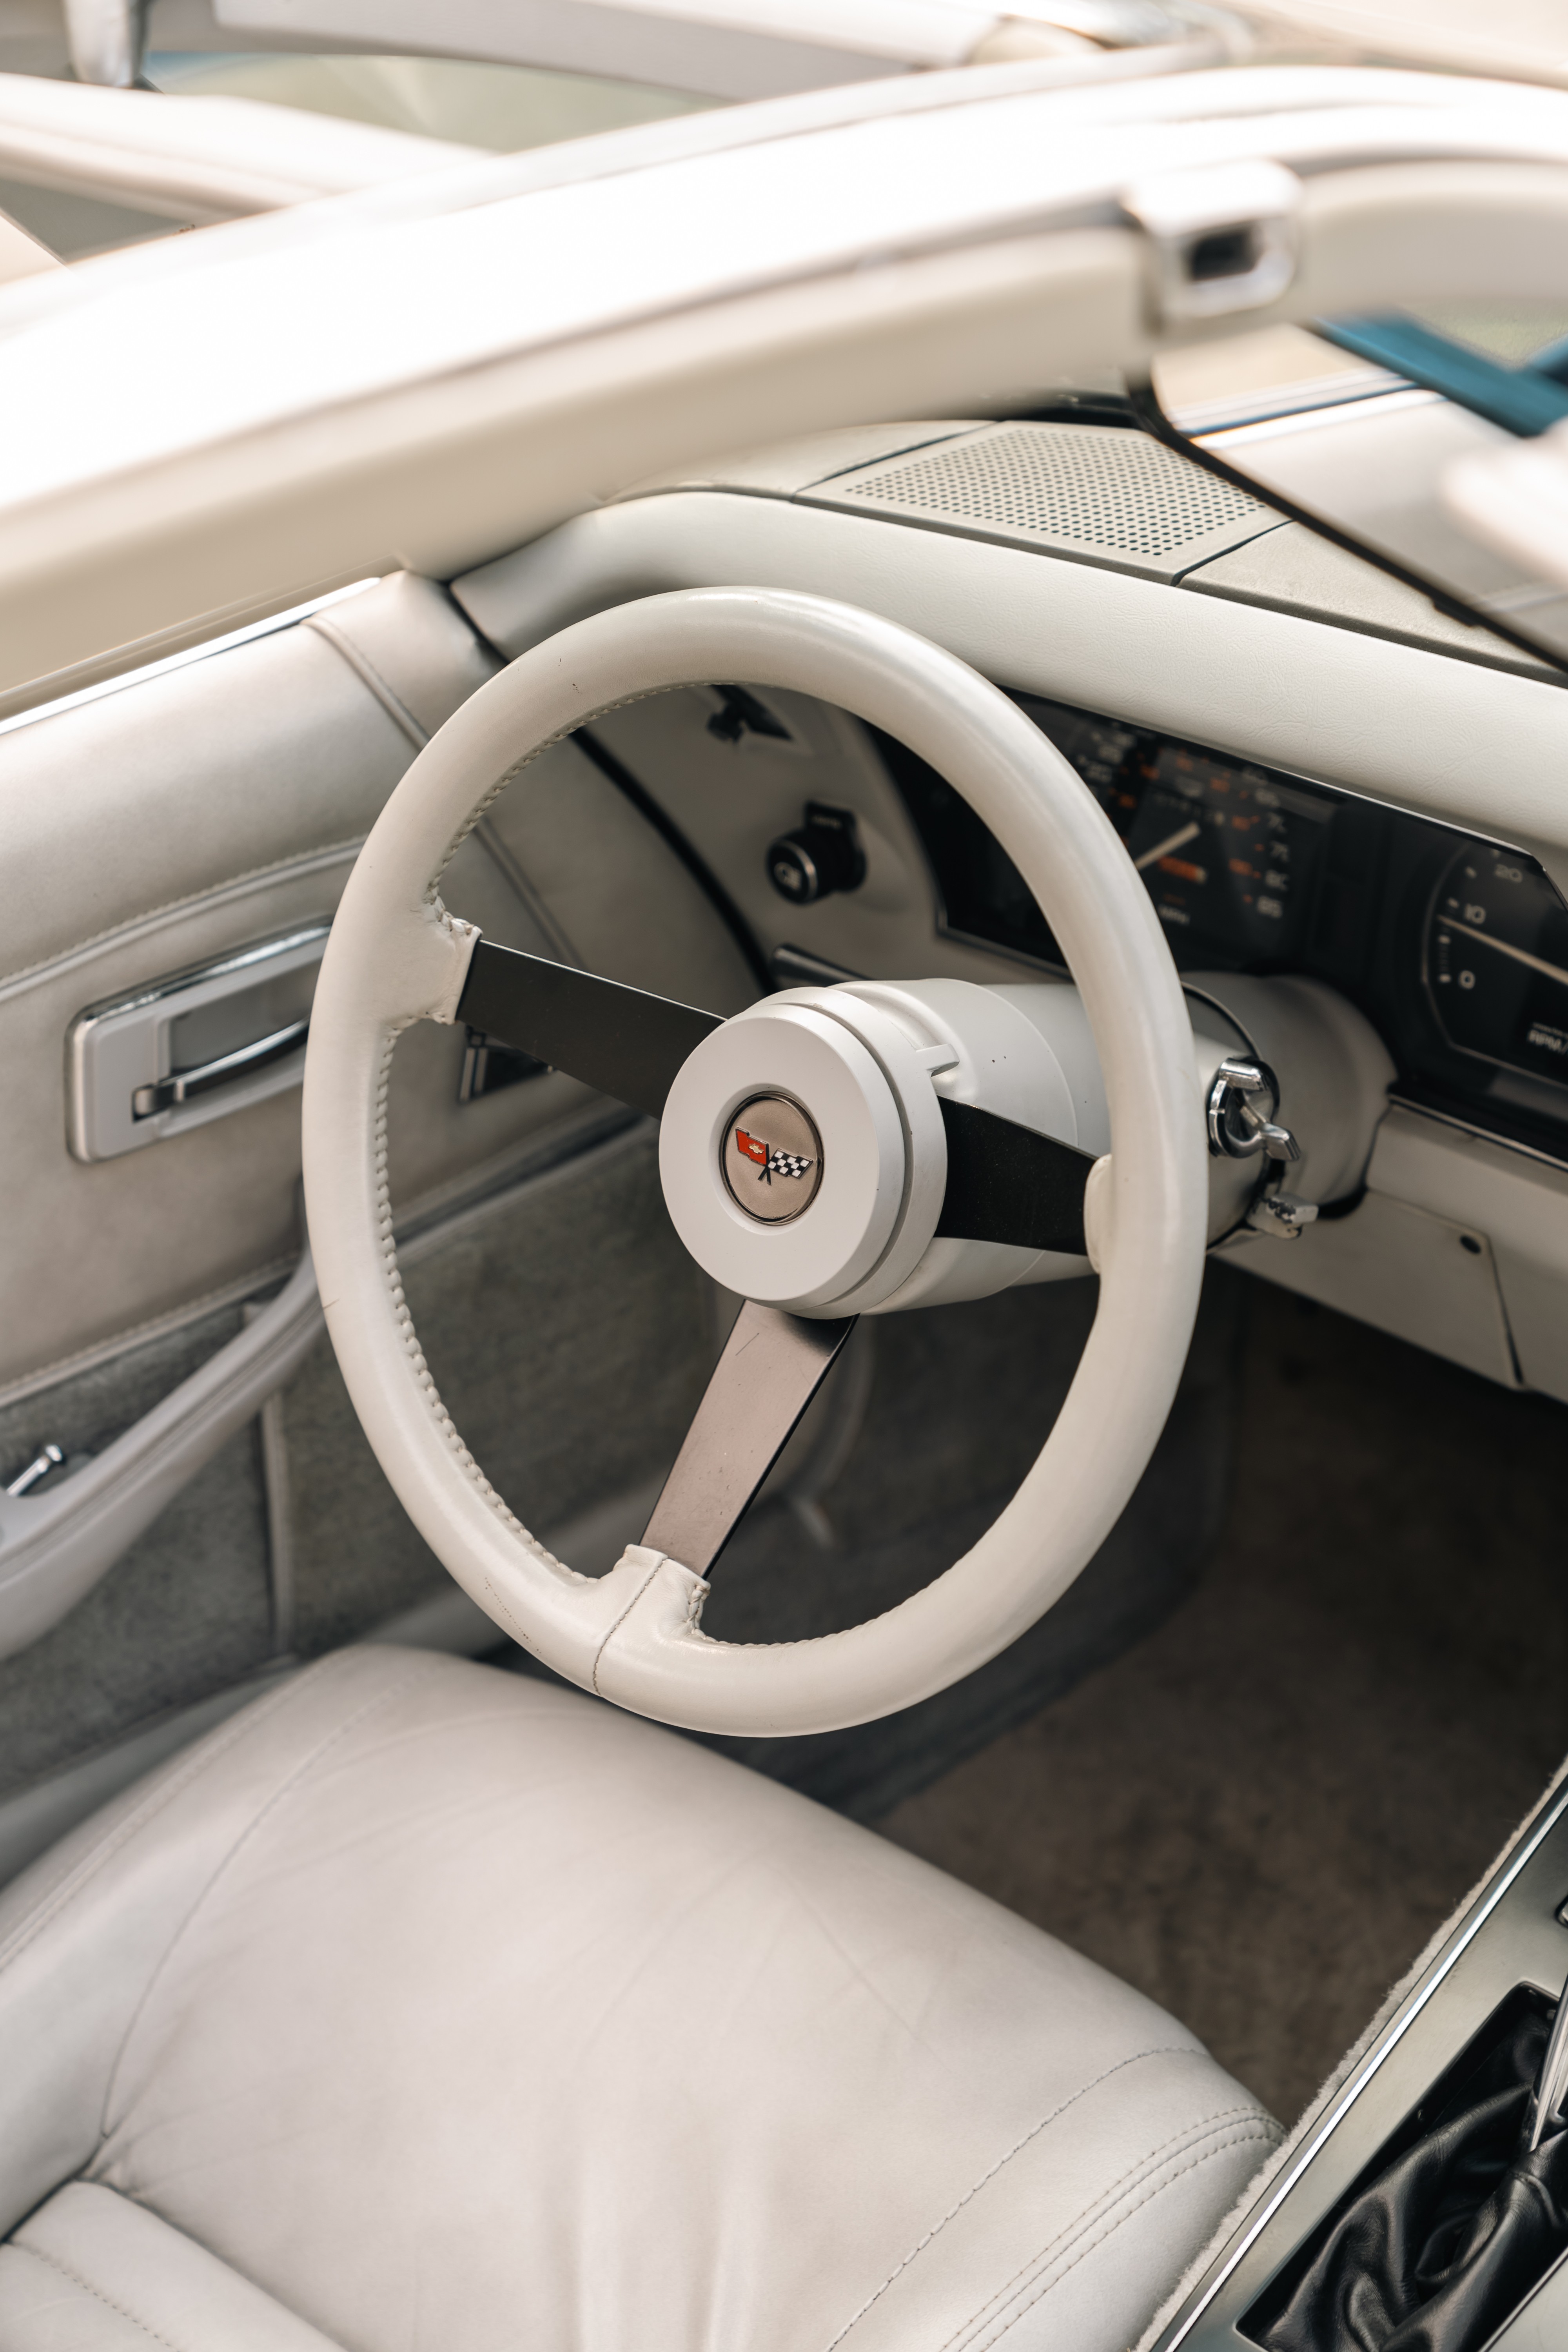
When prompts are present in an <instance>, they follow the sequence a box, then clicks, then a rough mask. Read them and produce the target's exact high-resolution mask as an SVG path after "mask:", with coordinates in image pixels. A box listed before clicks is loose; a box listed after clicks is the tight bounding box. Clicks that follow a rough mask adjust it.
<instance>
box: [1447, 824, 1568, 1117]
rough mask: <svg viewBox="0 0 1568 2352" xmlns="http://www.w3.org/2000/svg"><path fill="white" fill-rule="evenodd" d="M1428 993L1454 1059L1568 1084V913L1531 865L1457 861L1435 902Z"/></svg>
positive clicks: (1499, 856)
mask: <svg viewBox="0 0 1568 2352" xmlns="http://www.w3.org/2000/svg"><path fill="white" fill-rule="evenodd" d="M1426 985H1427V988H1428V991H1429V992H1430V994H1431V998H1432V1003H1433V1009H1434V1010H1435V1012H1436V1015H1437V1019H1438V1021H1439V1023H1440V1024H1441V1025H1442V1029H1443V1032H1444V1034H1445V1035H1446V1036H1447V1040H1448V1043H1449V1044H1450V1045H1455V1046H1457V1047H1458V1050H1459V1052H1460V1053H1462V1054H1478V1055H1482V1056H1483V1057H1484V1058H1485V1059H1486V1060H1487V1061H1489V1062H1499V1063H1501V1064H1502V1065H1503V1066H1505V1067H1506V1068H1509V1069H1514V1070H1525V1071H1528V1072H1529V1073H1530V1074H1531V1076H1536V1077H1552V1078H1555V1079H1557V1080H1558V1081H1559V1082H1560V1083H1561V1082H1563V1081H1568V907H1564V905H1563V901H1562V899H1561V898H1559V897H1558V895H1557V892H1556V890H1555V889H1554V888H1553V887H1552V883H1551V882H1550V881H1549V880H1548V878H1547V877H1546V876H1545V874H1543V873H1542V869H1541V867H1540V866H1538V865H1537V864H1536V862H1535V860H1534V859H1533V858H1532V857H1525V856H1521V853H1520V852H1519V851H1518V850H1515V849H1499V848H1497V847H1495V846H1494V845H1491V844H1490V843H1488V842H1481V841H1472V842H1470V843H1468V845H1467V846H1466V847H1465V848H1463V849H1461V850H1460V851H1459V853H1458V856H1456V857H1455V858H1454V860H1453V862H1452V864H1451V865H1450V866H1448V867H1447V870H1446V871H1445V873H1444V875H1443V878H1442V880H1441V881H1440V882H1439V884H1438V886H1437V890H1436V897H1435V898H1434V899H1433V902H1432V911H1431V914H1430V917H1429V918H1428V921H1427V926H1426Z"/></svg>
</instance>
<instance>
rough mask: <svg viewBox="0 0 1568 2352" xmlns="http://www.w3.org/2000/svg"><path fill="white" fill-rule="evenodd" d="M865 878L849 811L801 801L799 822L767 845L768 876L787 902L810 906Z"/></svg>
mask: <svg viewBox="0 0 1568 2352" xmlns="http://www.w3.org/2000/svg"><path fill="white" fill-rule="evenodd" d="M865 879H866V857H865V853H864V851H863V850H862V849H861V847H860V844H859V841H858V837H857V835H856V830H855V812H854V810H853V809H842V808H829V807H828V806H827V805H826V803H824V802H822V801H807V803H806V804H805V821H804V823H803V824H800V825H798V826H797V827H796V828H795V832H793V833H785V834H782V835H780V836H779V838H778V840H777V841H775V842H773V843H772V844H771V845H770V846H769V849H768V880H769V881H770V882H771V883H772V884H773V888H774V889H775V890H776V891H777V892H778V894H779V896H780V898H787V899H788V900H789V901H790V903H791V905H792V906H796V907H811V906H815V905H816V901H817V899H818V898H831V897H832V896H833V895H834V893H835V892H836V891H839V890H858V888H859V887H860V885H861V883H862V882H863V881H864V880H865Z"/></svg>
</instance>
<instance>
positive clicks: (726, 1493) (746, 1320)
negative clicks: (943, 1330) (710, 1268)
mask: <svg viewBox="0 0 1568 2352" xmlns="http://www.w3.org/2000/svg"><path fill="white" fill-rule="evenodd" d="M857 1321H858V1317H856V1316H854V1315H842V1316H838V1317H837V1318H834V1319H831V1320H829V1319H828V1318H826V1317H823V1318H818V1317H815V1316H805V1315H786V1314H784V1312H783V1311H782V1309H781V1308H779V1307H760V1306H758V1305H757V1303H756V1301H755V1300H754V1299H750V1298H748V1299H747V1300H746V1302H745V1304H744V1306H743V1307H742V1309H741V1311H740V1313H739V1315H738V1316H737V1317H736V1318H735V1323H734V1328H733V1329H732V1330H731V1333H730V1337H729V1339H727V1340H726V1341H725V1343H724V1350H723V1353H722V1354H721V1357H720V1359H719V1361H718V1363H717V1364H716V1365H715V1366H714V1368H713V1374H712V1377H711V1379H710V1381H709V1383H708V1386H707V1388H706V1390H705V1391H704V1392H703V1396H702V1402H701V1403H700V1405H699V1406H698V1408H697V1411H696V1412H695V1413H694V1414H693V1416H692V1422H691V1426H690V1428H689V1430H688V1431H687V1433H686V1436H685V1439H684V1441H683V1442H682V1444H681V1448H680V1451H679V1454H677V1455H676V1457H675V1465H674V1467H673V1468H672V1469H671V1471H670V1474H669V1475H668V1478H667V1479H666V1480H665V1483H664V1488H663V1491H662V1493H661V1494H660V1496H659V1498H658V1502H657V1503H656V1504H655V1505H654V1507H653V1517H651V1518H650V1519H649V1521H648V1523H647V1527H646V1528H644V1530H643V1536H642V1540H643V1542H644V1543H645V1544H647V1546H648V1548H649V1549H650V1550H653V1551H662V1552H668V1555H669V1557H670V1559H678V1560H679V1561H680V1563H681V1565H682V1566H683V1567H685V1568H689V1569H690V1570H692V1571H693V1572H694V1573H695V1574H696V1575H698V1576H704V1577H705V1576H707V1575H708V1574H709V1573H710V1570H711V1569H712V1566H713V1563H714V1561H715V1560H716V1559H718V1557H719V1555H720V1553H721V1551H722V1550H723V1549H724V1546H725V1545H726V1544H727V1543H728V1542H729V1540H730V1538H731V1536H732V1535H733V1534H734V1532H735V1529H736V1528H737V1527H739V1525H740V1523H741V1521H742V1518H743V1517H744V1516H745V1513H746V1510H747V1508H748V1507H749V1506H750V1504H751V1503H752V1499H753V1497H754V1496H755V1495H756V1493H757V1491H758V1489H759V1487H760V1486H762V1483H763V1479H764V1478H765V1477H766V1476H767V1475H768V1472H769V1471H770V1470H771V1469H772V1468H773V1464H774V1463H775V1462H776V1461H777V1460H778V1458H779V1455H780V1454H782V1453H783V1452H784V1447H785V1445H786V1444H788V1443H789V1440H790V1437H791V1435H792V1434H793V1433H794V1431H795V1425H796V1423H798V1422H799V1420H800V1417H801V1415H802V1414H803V1413H804V1412H805V1409H806V1406H807V1405H808V1404H809V1403H810V1402H811V1400H812V1398H813V1397H814V1396H815V1395H816V1391H817V1390H818V1389H819V1388H820V1387H821V1386H822V1383H823V1381H825V1380H826V1378H827V1375H828V1373H829V1372H830V1371H831V1370H832V1369H833V1367H834V1365H835V1363H836V1362H837V1360H838V1356H839V1352H840V1350H841V1349H843V1346H844V1343H845V1341H846V1340H847V1339H848V1337H849V1334H850V1333H851V1331H853V1329H854V1328H855V1326H856V1323H857Z"/></svg>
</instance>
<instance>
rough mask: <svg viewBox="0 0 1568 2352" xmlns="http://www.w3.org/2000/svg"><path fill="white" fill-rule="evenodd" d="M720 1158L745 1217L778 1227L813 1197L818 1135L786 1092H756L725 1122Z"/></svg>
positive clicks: (818, 1167) (818, 1160)
mask: <svg viewBox="0 0 1568 2352" xmlns="http://www.w3.org/2000/svg"><path fill="white" fill-rule="evenodd" d="M719 1160H720V1165H721V1168H722V1169H723V1171H724V1181H725V1183H726V1184H728V1186H729V1187H730V1191H731V1194H732V1195H733V1197H734V1199H735V1200H736V1201H737V1202H739V1203H740V1205H741V1207H742V1209H743V1210H744V1211H745V1213H746V1214H747V1216H748V1217H755V1218H757V1219H758V1221H759V1222H760V1223H763V1224H764V1225H782V1224H784V1223H787V1222H788V1220H789V1219H790V1218H791V1217H798V1216H799V1215H800V1213H801V1212H802V1210H803V1209H809V1208H810V1206H811V1204H812V1202H813V1201H814V1200H815V1199H816V1188H817V1186H818V1185H819V1184H820V1183H821V1181H822V1138H821V1136H820V1135H818V1133H817V1131H816V1128H815V1127H814V1126H813V1125H812V1123H811V1120H810V1119H809V1118H807V1116H806V1114H805V1111H803V1110H802V1109H801V1108H800V1105H799V1104H798V1103H793V1102H791V1101H790V1100H789V1099H788V1097H787V1096H784V1095H755V1096H753V1097H752V1100H751V1101H750V1102H748V1103H742V1106H741V1108H740V1109H739V1110H738V1111H737V1112H736V1113H735V1115H734V1117H733V1118H730V1119H727V1120H726V1121H725V1123H724V1139H723V1142H722V1143H721V1146H720V1150H719Z"/></svg>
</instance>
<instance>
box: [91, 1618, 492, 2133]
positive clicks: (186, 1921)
mask: <svg viewBox="0 0 1568 2352" xmlns="http://www.w3.org/2000/svg"><path fill="white" fill-rule="evenodd" d="M444 1664H446V1661H445V1660H437V1659H434V1658H429V1659H426V1661H425V1662H424V1664H423V1665H422V1666H419V1665H416V1666H415V1667H413V1668H412V1669H411V1670H410V1672H408V1673H407V1674H405V1675H400V1676H399V1677H398V1679H397V1681H396V1682H395V1683H393V1684H391V1685H389V1686H388V1687H387V1688H386V1689H385V1690H382V1691H378V1692H377V1693H376V1694H375V1696H374V1697H373V1698H370V1699H367V1700H366V1701H365V1702H364V1704H363V1706H359V1707H357V1708H356V1709H355V1710H354V1712H353V1715H351V1716H348V1717H345V1718H344V1720H343V1721H342V1722H341V1723H339V1724H338V1725H336V1726H335V1727H334V1728H333V1729H332V1731H331V1733H330V1734H329V1735H328V1737H327V1738H325V1739H323V1740H321V1741H320V1742H319V1743H318V1745H317V1746H316V1747H315V1748H312V1749H311V1751H310V1754H309V1755H308V1756H304V1757H301V1758H300V1761H299V1763H298V1764H297V1765H296V1766H295V1767H294V1769H293V1770H292V1771H291V1772H290V1773H289V1776H288V1778H287V1779H286V1780H280V1781H279V1784H278V1786H277V1788H275V1789H274V1790H273V1791H272V1793H271V1795H270V1796H269V1797H268V1800H267V1801H266V1803H265V1804H264V1805H263V1806H262V1807H261V1808H260V1810H259V1811H258V1812H255V1813H253V1814H252V1815H251V1817H250V1819H249V1821H248V1822H246V1824H245V1826H244V1828H243V1829H242V1830H241V1831H240V1832H239V1833H238V1835H237V1837H236V1838H235V1840H234V1843H232V1845H230V1846H229V1847H228V1849H227V1851H226V1853H224V1854H223V1855H222V1857H221V1858H220V1859H219V1861H218V1862H217V1864H216V1866H215V1867H214V1869H213V1870H212V1872H211V1874H209V1876H208V1877H207V1879H206V1881H205V1885H203V1886H202V1888H201V1890H200V1892H199V1893H198V1894H197V1895H196V1898H195V1902H194V1903H193V1904H192V1905H191V1907H190V1909H189V1910H188V1911H187V1912H186V1914H185V1916H184V1918H183V1919H182V1920H181V1922H180V1924H179V1926H178V1927H176V1928H175V1930H174V1934H173V1935H172V1936H171V1937H170V1938H169V1940H168V1942H167V1943H166V1944H165V1945H164V1947H163V1952H162V1954H161V1955H160V1957H159V1959H158V1962H157V1965H156V1966H155V1967H154V1968H153V1971H152V1973H151V1975H150V1976H149V1977H148V1979H147V1982H146V1984H145V1985H144V1986H143V1987H142V1997H141V1999H140V2000H138V2002H137V2003H136V2007H135V2009H134V2011H132V2015H131V2018H130V2020H129V2021H128V2022H127V2024H126V2028H125V2032H123V2034H122V2035H121V2039H120V2046H119V2048H118V2049H117V2050H116V2051H115V2053H114V2057H113V2059H112V2061H111V2062H110V2067H109V2071H108V2074H107V2077H106V2079H105V2083H104V2092H103V2107H102V2111H101V2113H100V2117H99V2131H98V2137H99V2141H100V2145H101V2143H102V2142H103V2141H104V2140H105V2139H106V2138H107V2137H108V2135H109V2128H110V2126H109V2116H110V2110H111V2108H112V2106H113V2104H114V2094H115V2089H116V2085H117V2084H118V2080H119V2075H120V2069H121V2064H122V2063H123V2062H124V2058H125V2053H126V2051H127V2050H128V2049H129V2048H130V2045H131V2042H132V2039H133V2037H134V2035H135V2032H136V2028H137V2026H138V2025H139V2024H140V2023H141V2021H142V2015H143V2013H144V2012H145V2011H146V2009H147V2006H148V2003H149V2002H150V2001H151V2000H152V1998H153V1993H154V1992H155V1991H156V1990H157V1988H158V1986H159V1984H160V1983H161V1982H162V1980H163V1974H164V1971H165V1970H166V1969H167V1968H168V1966H169V1964H170V1962H171V1960H172V1959H173V1958H174V1954H175V1952H176V1951H177V1950H178V1948H179V1947H180V1945H181V1943H182V1942H183V1941H184V1937H185V1936H186V1934H187V1932H188V1931H189V1929H190V1928H191V1927H192V1926H193V1925H194V1923H195V1919H196V1917H197V1916H198V1914H199V1913H200V1911H201V1909H202V1906H204V1904H205V1902H206V1901H207V1899H208V1897H209V1896H210V1895H212V1893H213V1890H214V1888H215V1887H216V1885H217V1884H218V1882H219V1880H220V1879H221V1878H222V1877H223V1875H224V1874H225V1873H226V1871H227V1869H228V1868H229V1866H230V1864H232V1863H233V1862H234V1861H235V1860H236V1859H237V1856H238V1855H239V1854H240V1853H242V1852H243V1851H244V1849H245V1847H246V1845H247V1843H248V1842H249V1840H250V1839H251V1838H252V1837H253V1836H254V1835H255V1833H256V1832H257V1831H258V1829H259V1828H260V1827H261V1824H262V1823H263V1822H265V1821H266V1820H267V1819H268V1816H269V1815H270V1814H271V1813H272V1812H273V1811H274V1810H275V1809H276V1808H277V1807H278V1806H279V1805H280V1804H281V1803H282V1801H283V1800H284V1799H285V1798H286V1797H288V1796H289V1795H291V1794H292V1793H293V1791H294V1790H295V1789H296V1788H297V1787H298V1786H299V1784H300V1781H301V1780H305V1779H307V1778H308V1777H309V1775H310V1773H311V1772H313V1771H314V1770H315V1769H316V1767H317V1765H318V1764H320V1763H321V1760H322V1759H323V1758H324V1757H326V1756H328V1755H330V1754H331V1750H332V1749H333V1748H335V1747H336V1746H337V1745H338V1742H339V1741H340V1740H342V1739H346V1738H348V1736H349V1734H350V1732H351V1731H353V1730H356V1729H357V1728H358V1727H359V1726H360V1725H361V1724H362V1723H363V1722H365V1721H366V1720H367V1718H368V1717H371V1716H373V1715H374V1714H375V1713H376V1712H377V1711H378V1710H379V1709H380V1708H381V1707H384V1706H388V1705H389V1704H390V1703H391V1701H392V1700H393V1699H395V1698H396V1697H397V1696H399V1695H400V1694H401V1693H402V1692H404V1691H405V1690H407V1689H408V1688H409V1686H410V1685H412V1684H415V1683H417V1682H420V1681H422V1680H427V1679H428V1676H429V1671H430V1669H431V1668H432V1667H437V1668H439V1667H440V1666H441V1665H444Z"/></svg>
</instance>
